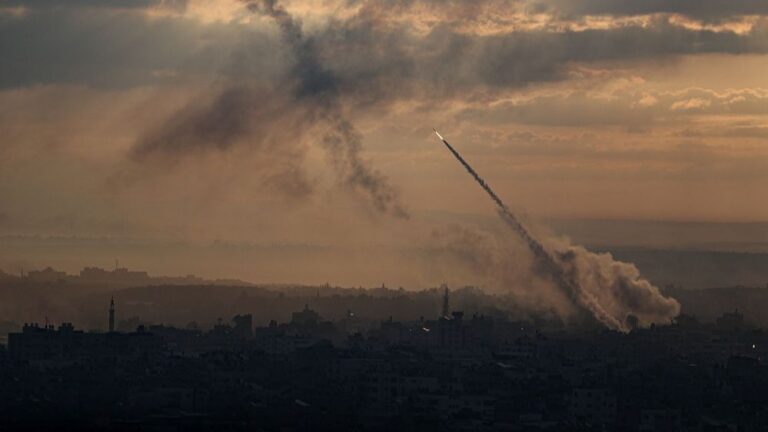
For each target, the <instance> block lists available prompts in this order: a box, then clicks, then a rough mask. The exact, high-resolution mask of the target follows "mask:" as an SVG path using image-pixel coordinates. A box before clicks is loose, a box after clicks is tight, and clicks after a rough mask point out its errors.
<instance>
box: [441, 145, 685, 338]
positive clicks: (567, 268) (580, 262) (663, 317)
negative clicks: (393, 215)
mask: <svg viewBox="0 0 768 432" xmlns="http://www.w3.org/2000/svg"><path fill="white" fill-rule="evenodd" d="M435 134H437V136H438V138H440V140H441V141H442V142H443V144H445V146H446V147H447V148H448V150H449V151H450V152H451V153H452V154H453V156H454V157H455V158H456V159H457V160H458V161H459V162H460V163H461V165H462V166H464V168H465V169H466V170H467V172H469V174H470V175H472V177H473V178H474V179H475V181H477V183H478V184H480V186H481V187H482V188H483V190H485V192H486V193H487V194H488V196H490V197H491V199H492V200H493V201H494V202H495V203H496V206H497V210H498V212H499V215H500V216H501V219H502V220H503V221H504V222H505V223H506V224H507V225H508V226H509V227H511V228H512V230H513V231H515V233H517V234H518V235H519V236H520V238H522V239H523V241H524V242H525V243H526V245H528V248H529V249H530V250H531V252H533V255H534V257H535V259H536V261H537V265H538V266H539V268H538V270H539V271H540V272H542V273H543V274H544V275H548V276H549V277H551V278H552V280H553V282H554V283H555V284H556V285H557V287H558V288H559V289H560V291H561V292H563V294H565V295H566V296H567V297H568V298H570V299H571V301H572V302H573V303H574V304H576V305H578V306H579V307H581V308H583V309H585V310H586V311H588V312H590V313H591V314H592V316H593V317H594V318H595V319H597V320H598V321H600V322H601V323H603V324H604V325H605V326H607V327H608V328H610V329H614V330H620V331H628V330H630V328H629V326H630V324H629V323H628V321H629V320H630V319H629V317H630V316H633V317H635V318H636V319H637V321H638V323H639V324H641V325H649V324H651V323H655V322H665V321H666V322H668V321H669V320H670V319H671V318H673V317H674V316H676V315H677V314H678V313H679V311H680V305H679V304H678V303H677V301H675V300H674V299H670V298H666V297H664V296H663V295H662V294H661V293H660V292H659V290H658V288H656V287H654V286H653V285H651V284H650V283H649V282H648V281H646V280H644V279H640V274H639V272H638V271H637V268H636V267H634V266H633V265H631V264H626V263H621V262H616V261H614V260H613V258H612V257H611V256H610V254H602V255H599V254H594V253H592V252H589V251H588V250H586V249H584V248H582V247H576V246H571V245H565V246H566V247H562V246H561V247H560V248H559V249H565V250H563V251H560V250H558V251H557V254H556V255H554V256H553V255H552V254H550V253H549V252H548V251H547V249H546V248H544V246H543V245H542V244H541V243H540V242H539V241H537V240H536V239H535V238H534V237H533V236H531V234H530V233H529V232H528V230H527V229H525V227H524V226H523V224H522V223H520V221H519V220H518V219H517V217H515V215H514V214H513V213H512V212H511V211H510V210H509V208H508V207H507V205H506V204H504V202H503V201H502V200H501V198H499V196H498V195H496V193H495V192H494V191H493V189H491V187H490V186H489V185H488V184H487V183H486V182H485V180H483V179H482V177H480V175H479V174H478V173H477V172H476V171H475V170H474V169H473V168H472V166H470V165H469V163H467V161H466V160H464V158H463V157H462V156H461V155H460V154H459V153H458V152H457V151H456V150H455V149H454V148H453V147H452V146H451V145H450V144H449V143H448V141H446V140H445V139H444V138H443V137H442V136H441V135H440V134H439V133H438V132H437V131H435Z"/></svg>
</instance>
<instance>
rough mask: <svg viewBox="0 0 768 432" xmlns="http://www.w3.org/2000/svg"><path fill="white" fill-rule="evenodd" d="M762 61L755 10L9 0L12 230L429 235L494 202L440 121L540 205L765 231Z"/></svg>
mask: <svg viewBox="0 0 768 432" xmlns="http://www.w3.org/2000/svg"><path fill="white" fill-rule="evenodd" d="M767 54H768V3H766V2H765V1H764V0H731V1H724V0H722V1H716V0H611V1H604V0H511V1H492V0H472V1H468V0H448V1H438V0H380V1H365V0H327V1H326V0H313V1H305V0H282V1H241V0H68V1H57V0H0V137H1V139H0V234H2V235H25V236H30V235H42V236H71V237H78V238H80V237H84V238H121V239H142V241H145V240H147V241H148V240H157V241H164V242H174V241H182V242H225V243H227V244H230V243H231V244H240V243H243V244H245V243H247V244H259V245H308V246H311V247H327V246H340V245H341V246H345V247H354V248H366V249H367V250H370V249H371V248H375V247H379V246H380V247H398V246H402V245H408V246H409V247H410V246H413V245H414V244H418V245H424V244H425V242H426V243H427V244H431V243H429V242H430V241H433V240H434V238H435V236H438V237H440V234H439V233H442V232H444V231H445V226H446V224H451V223H457V224H462V223H464V222H466V221H467V220H471V219H472V218H474V217H484V216H488V215H493V214H494V210H493V207H492V205H491V204H490V203H489V202H488V200H487V197H486V196H484V195H483V193H482V191H481V190H480V189H479V188H478V187H477V185H476V184H474V183H472V181H471V179H470V178H469V177H467V175H466V173H465V172H464V171H463V170H462V169H461V167H460V166H459V165H458V164H457V163H456V162H455V160H453V159H452V157H451V155H450V154H449V153H448V152H447V151H446V150H445V149H444V148H443V147H442V146H441V145H440V143H439V141H438V140H437V139H436V138H435V136H434V134H433V132H432V128H433V127H434V128H437V130H439V131H440V132H441V134H442V135H444V136H445V137H446V138H447V139H448V140H449V141H450V142H451V143H452V144H453V145H454V146H455V147H456V148H457V149H458V150H459V151H460V152H461V153H462V154H463V155H464V156H465V157H466V158H467V159H468V160H469V161H470V163H472V164H473V165H474V167H475V169H477V170H478V171H479V172H480V173H481V174H482V175H483V177H484V178H485V179H486V180H488V181H489V183H490V184H491V185H492V186H493V187H494V188H495V189H496V191H497V193H498V194H499V195H500V196H501V197H502V198H503V199H504V200H505V201H506V202H507V203H508V204H509V205H510V207H512V208H513V209H514V210H515V211H518V212H521V213H522V214H523V215H524V217H526V218H529V220H532V221H539V220H543V219H551V218H561V219H569V218H570V219H599V220H623V219H625V220H633V221H637V220H639V221H674V222H697V223H698V222H717V223H742V222H750V223H755V222H765V221H768V200H766V199H765V198H766V194H765V185H766V184H768V169H767V168H768V146H766V144H768V82H766V71H768V55H767ZM761 226H762V225H761ZM541 229H543V230H545V229H546V228H541ZM436 233H437V234H436ZM441 238H442V237H441ZM451 241H452V240H451ZM449 243H450V241H449ZM9 254H10V253H6V254H5V255H4V258H5V261H6V262H10V261H9V260H10V258H8V257H9ZM345 259H346V258H345ZM111 261H112V258H111V257H110V258H109V260H107V262H111ZM0 264H1V263H0ZM393 265H394V264H393ZM192 270H194V269H192ZM210 273H216V272H215V271H213V270H211V271H210ZM362 273H365V272H362ZM222 276H223V275H222ZM331 276H332V275H331ZM362 278H363V277H361V278H360V279H362ZM357 280H358V279H354V278H353V279H352V280H351V282H355V281H357ZM414 280H416V279H414Z"/></svg>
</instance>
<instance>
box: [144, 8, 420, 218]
mask: <svg viewBox="0 0 768 432" xmlns="http://www.w3.org/2000/svg"><path fill="white" fill-rule="evenodd" d="M244 3H245V4H246V6H247V8H248V10H250V11H251V12H254V13H258V14H261V15H263V16H267V17H270V18H272V19H273V20H274V21H275V23H277V25H278V27H279V28H280V32H281V37H282V39H283V41H284V43H285V44H286V45H287V46H288V48H289V50H290V53H291V55H292V57H293V61H294V63H293V65H292V67H291V68H290V70H289V72H288V74H287V75H286V76H285V77H283V79H282V80H281V81H280V82H278V83H277V84H275V85H274V86H273V89H271V90H269V89H268V90H264V89H261V90H255V89H253V88H251V87H249V86H247V85H236V86H231V87H229V88H226V89H224V90H223V91H221V92H220V93H219V94H218V95H216V96H215V97H214V98H213V99H212V100H211V101H209V102H208V103H206V104H204V105H203V108H190V109H187V110H182V112H180V113H178V115H177V116H175V117H174V118H172V119H171V121H170V122H168V123H167V124H164V125H162V126H161V127H160V128H158V129H157V130H154V131H152V132H151V133H150V134H148V135H147V136H145V137H144V138H143V139H141V140H140V141H139V142H138V144H137V145H136V146H135V147H134V149H133V152H132V155H133V157H134V159H138V160H143V159H146V158H149V157H151V156H154V155H174V156H175V155H183V154H186V153H190V152H204V151H208V150H218V151H225V150H228V149H229V148H231V147H232V146H234V145H236V144H241V143H247V145H250V146H251V147H252V148H254V150H256V151H258V152H259V153H260V154H263V155H264V156H265V158H266V159H274V158H273V157H272V153H274V152H279V153H282V154H289V155H291V157H293V158H294V161H293V162H289V163H283V165H284V166H285V167H286V169H287V170H288V171H287V172H286V173H285V174H289V175H285V176H283V177H286V178H288V177H291V178H292V177H297V175H298V176H299V177H301V178H303V177H302V173H301V169H300V167H299V164H300V163H301V161H302V159H303V156H304V154H303V152H304V151H306V149H305V148H303V147H301V146H300V145H299V144H298V143H299V142H300V141H301V139H302V138H305V136H304V135H306V134H307V133H308V132H309V131H311V130H320V131H321V134H322V137H321V138H320V139H319V140H318V141H317V143H318V144H319V145H321V146H322V147H323V148H324V150H325V151H326V153H327V154H328V159H329V162H330V164H331V165H332V167H333V169H334V171H335V173H336V177H337V179H338V181H339V184H341V185H342V186H344V187H345V188H347V189H349V190H351V191H353V192H354V193H356V194H358V195H360V196H362V197H363V198H365V199H366V200H367V201H368V202H369V203H370V205H371V206H372V207H373V208H374V209H375V210H376V211H378V212H380V213H386V214H390V215H393V216H395V217H399V218H408V213H407V211H406V210H405V208H404V206H403V205H402V203H401V202H400V198H399V195H398V192H397V190H396V189H395V188H393V187H392V186H391V185H390V183H389V181H388V180H387V178H386V177H385V176H384V175H383V174H381V173H380V172H379V171H377V170H376V169H374V168H373V167H372V166H371V164H370V163H369V162H368V161H366V160H365V159H363V157H362V154H361V153H362V150H363V145H362V138H361V134H360V133H359V132H358V131H357V130H356V129H355V127H354V125H352V123H351V122H350V121H349V120H348V119H347V118H346V117H345V114H344V112H343V111H344V110H343V106H342V103H341V101H340V96H341V92H340V90H339V83H338V81H339V80H338V79H337V77H336V76H335V75H334V74H333V73H332V72H331V71H330V70H328V69H327V68H325V67H324V66H323V65H322V63H321V62H320V59H319V56H318V53H317V49H316V47H315V44H314V42H313V39H312V38H310V37H305V35H304V34H303V32H302V27H301V23H300V22H299V21H297V20H296V19H294V18H293V17H292V16H291V15H290V14H289V13H288V12H287V11H286V10H285V8H283V7H282V6H281V5H279V4H278V3H277V2H276V1H274V0H264V1H258V2H257V1H244ZM282 89H289V91H290V94H285V92H282V93H280V91H281V90H282ZM281 128H291V129H293V130H298V131H300V132H299V133H298V134H297V135H298V136H295V137H292V138H291V139H287V140H284V141H282V142H276V140H275V139H273V140H271V141H269V140H267V139H266V138H265V137H267V136H269V135H275V133H273V130H274V129H281ZM278 135H282V136H283V138H284V135H285V133H280V134H278ZM310 139H312V140H314V137H313V136H311V137H310ZM278 145H279V146H283V147H285V148H287V149H288V150H287V151H286V150H285V149H279V148H277V146H278ZM283 162H287V161H285V160H283ZM294 183H295V182H294ZM309 189H310V188H309V187H307V188H302V190H309Z"/></svg>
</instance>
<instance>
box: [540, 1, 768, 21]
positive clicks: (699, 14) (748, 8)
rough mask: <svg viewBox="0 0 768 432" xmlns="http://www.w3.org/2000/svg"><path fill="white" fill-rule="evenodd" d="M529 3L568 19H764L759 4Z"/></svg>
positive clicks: (765, 9)
mask: <svg viewBox="0 0 768 432" xmlns="http://www.w3.org/2000/svg"><path fill="white" fill-rule="evenodd" d="M531 3H533V4H534V5H537V6H539V7H545V8H549V9H551V10H554V11H557V12H559V13H563V14H569V15H614V16H626V15H648V14H657V13H676V14H681V15H687V16H690V17H694V18H700V19H705V20H713V21H718V20H722V19H726V18H730V17H733V16H740V15H768V3H766V2H764V1H762V0H728V1H722V0H611V1H603V0H544V1H540V0H534V1H533V2H531Z"/></svg>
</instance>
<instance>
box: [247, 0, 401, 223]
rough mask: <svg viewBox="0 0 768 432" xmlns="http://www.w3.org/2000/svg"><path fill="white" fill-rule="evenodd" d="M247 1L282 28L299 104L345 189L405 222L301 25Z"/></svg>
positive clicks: (271, 1)
mask: <svg viewBox="0 0 768 432" xmlns="http://www.w3.org/2000/svg"><path fill="white" fill-rule="evenodd" d="M244 1H245V3H246V6H247V8H248V9H249V10H250V11H252V12H255V13H260V14H264V15H266V16H269V17H270V18H272V19H273V20H274V21H275V22H276V23H277V25H278V26H279V27H280V31H281V33H282V36H283V39H284V41H285V42H286V43H287V44H288V46H289V47H290V49H291V51H292V53H293V55H294V57H295V61H296V63H295V65H294V66H293V68H292V70H291V76H292V77H293V78H294V79H295V80H296V87H295V90H294V93H295V94H294V96H295V98H296V99H297V101H299V102H303V103H308V104H310V107H311V108H312V109H313V111H314V112H313V115H314V117H315V118H316V120H317V121H320V122H322V123H324V124H325V125H326V126H327V129H328V130H327V132H326V133H325V135H324V137H323V139H322V145H323V146H324V147H325V149H326V151H328V153H329V156H330V159H331V162H332V163H333V165H334V168H335V169H336V172H337V174H338V175H339V178H340V180H341V182H342V184H344V185H345V186H347V187H349V188H350V189H352V190H355V191H358V192H362V193H363V194H364V195H367V197H368V199H369V200H370V201H371V202H372V204H373V206H374V208H375V209H376V210H378V211H380V212H383V213H389V214H391V215H393V216H396V217H399V218H405V219H407V218H408V217H409V216H408V212H407V211H406V210H405V208H404V206H403V205H402V204H401V202H400V198H399V194H398V192H397V190H395V189H394V188H393V187H392V186H391V185H390V184H389V182H388V180H387V178H386V177H385V176H384V175H382V174H381V173H379V172H378V171H376V170H375V169H373V168H372V167H371V166H370V164H369V163H367V162H366V161H365V160H363V159H362V157H361V154H360V153H361V151H362V148H363V146H362V139H361V137H360V133H359V132H358V131H357V130H356V129H355V127H354V126H353V125H352V123H350V122H349V120H347V119H346V118H345V117H344V114H343V112H342V108H341V103H340V101H339V97H340V89H339V80H338V78H337V77H336V76H335V75H334V74H333V73H332V72H331V71H329V70H328V69H326V68H324V67H323V65H322V64H321V62H320V60H319V58H318V54H317V50H316V48H315V45H314V42H313V40H312V38H306V37H304V34H303V32H302V29H301V23H300V22H298V21H297V20H295V19H294V18H293V17H292V16H291V15H290V14H289V13H288V12H287V11H286V10H285V8H284V7H282V6H281V5H279V4H278V2H277V0H261V1H258V2H257V1H251V0H244Z"/></svg>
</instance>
